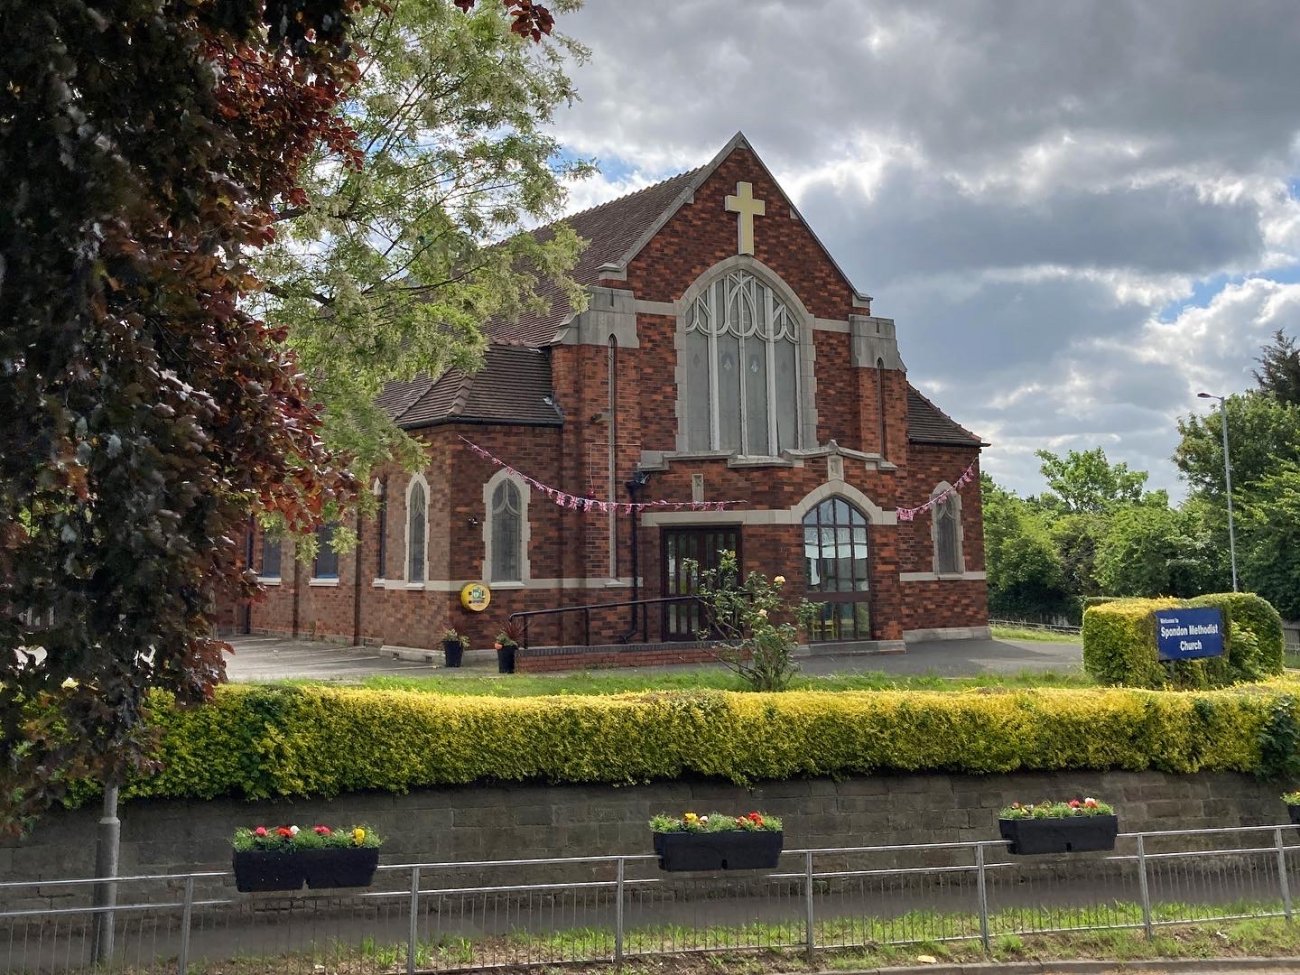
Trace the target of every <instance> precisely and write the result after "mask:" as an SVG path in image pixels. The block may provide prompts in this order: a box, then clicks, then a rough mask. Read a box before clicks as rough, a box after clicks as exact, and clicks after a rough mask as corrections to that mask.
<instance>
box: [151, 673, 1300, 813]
mask: <svg viewBox="0 0 1300 975" xmlns="http://www.w3.org/2000/svg"><path fill="white" fill-rule="evenodd" d="M1287 689H1288V685H1277V686H1276V688H1270V687H1265V688H1263V689H1260V688H1255V689H1252V691H1251V692H1250V693H1241V692H1234V691H1216V692H1206V693H1200V694H1188V693H1166V692H1151V691H1137V690H1105V689H1098V690H1095V691H1092V690H1084V691H1079V690H1055V689H1050V690H1049V689H1041V690H1023V691H1000V690H994V691H988V690H981V691H971V692H960V693H942V692H913V691H868V692H813V691H798V692H787V693H783V694H746V693H734V692H721V691H715V692H699V693H692V692H684V693H655V694H635V695H618V696H610V697H573V698H560V697H550V698H514V699H510V698H504V699H503V698H476V697H459V696H457V697H452V696H442V695H435V694H426V693H421V692H413V691H379V690H360V689H344V688H326V687H274V688H267V687H223V688H221V689H219V691H218V693H217V695H216V699H215V701H214V702H213V703H212V704H209V705H206V706H203V707H196V708H189V709H181V708H178V707H175V706H173V705H171V704H168V703H164V702H162V701H160V700H157V699H155V700H154V702H153V704H152V705H151V709H152V713H151V721H152V722H153V723H155V724H156V725H157V726H159V727H160V729H161V731H162V736H161V754H160V756H159V757H160V758H161V760H162V770H161V771H160V772H158V773H157V774H155V775H153V776H150V777H142V778H139V779H136V780H135V781H133V782H131V783H130V784H129V786H128V787H127V790H126V794H127V795H129V796H157V797H172V798H197V799H207V798H213V797H216V796H225V795H230V796H242V797H247V798H250V799H253V798H268V797H279V796H315V797H328V796H334V795H338V794H341V793H346V792H355V791H360V790H367V789H378V790H384V791H388V792H397V793H401V792H405V791H407V790H409V789H413V788H419V787H425V786H441V785H458V784H468V783H474V782H488V781H506V782H523V781H543V782H558V783H565V782H572V783H581V782H608V783H615V784H618V783H632V782H644V781H650V780H655V779H674V778H678V777H681V776H685V775H699V776H705V777H710V778H717V779H722V780H727V781H731V782H737V783H750V782H755V781H760V780H774V779H776V780H779V779H790V778H800V777H805V776H847V775H864V774H873V773H881V772H926V771H933V772H963V773H990V772H1013V771H1017V770H1043V771H1048V770H1064V769H1095V770H1104V769H1125V770H1134V771H1137V770H1143V769H1157V770H1161V771H1166V772H1174V773H1190V772H1196V771H1201V770H1219V771H1230V770H1235V771H1240V772H1251V771H1255V772H1259V771H1261V747H1262V744H1261V743H1262V742H1264V741H1266V740H1269V734H1272V735H1273V737H1274V739H1276V740H1279V741H1280V740H1282V738H1281V735H1282V733H1283V732H1286V733H1289V732H1287V728H1291V727H1293V726H1294V725H1295V721H1294V708H1293V706H1292V705H1291V704H1290V701H1289V699H1288V698H1286V697H1285V696H1284V694H1285V691H1286V690H1287ZM1280 702H1281V703H1280ZM1278 715H1281V718H1279V717H1278ZM1279 720H1281V721H1282V723H1283V724H1284V725H1286V727H1285V728H1282V731H1277V730H1276V729H1275V730H1274V731H1273V732H1269V733H1266V729H1268V728H1270V727H1272V726H1271V725H1270V721H1272V722H1273V723H1274V725H1277V722H1278V721H1279ZM1286 722H1290V724H1286ZM1279 727H1281V726H1279Z"/></svg>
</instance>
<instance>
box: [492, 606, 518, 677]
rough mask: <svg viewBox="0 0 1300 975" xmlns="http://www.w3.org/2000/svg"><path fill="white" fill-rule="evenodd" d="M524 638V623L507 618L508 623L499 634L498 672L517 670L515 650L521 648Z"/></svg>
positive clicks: (504, 672)
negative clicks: (520, 644) (521, 641)
mask: <svg viewBox="0 0 1300 975" xmlns="http://www.w3.org/2000/svg"><path fill="white" fill-rule="evenodd" d="M523 638H524V625H523V624H522V623H520V622H519V621H518V620H511V619H508V620H506V625H505V626H504V627H502V629H501V632H500V633H498V634H497V642H496V648H497V673H499V674H513V673H514V672H515V652H516V651H517V650H518V649H519V641H520V640H522V639H523Z"/></svg>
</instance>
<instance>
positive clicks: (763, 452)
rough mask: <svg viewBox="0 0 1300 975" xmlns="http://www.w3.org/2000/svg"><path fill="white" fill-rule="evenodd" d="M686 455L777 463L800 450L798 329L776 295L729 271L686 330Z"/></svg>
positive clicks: (696, 306)
mask: <svg viewBox="0 0 1300 975" xmlns="http://www.w3.org/2000/svg"><path fill="white" fill-rule="evenodd" d="M685 333H686V334H685V342H684V350H683V351H684V354H685V357H686V369H685V390H684V396H683V399H684V410H683V414H682V415H683V422H684V424H685V427H686V437H685V442H686V449H687V450H692V451H720V450H726V451H730V452H732V453H737V454H742V455H746V456H753V457H772V456H776V455H777V454H779V453H780V452H781V451H782V450H789V449H792V448H795V447H798V446H799V429H800V415H799V411H800V388H799V386H800V376H799V322H798V320H797V319H796V317H795V316H794V315H793V314H792V313H791V311H790V309H789V308H788V307H787V306H786V304H785V303H784V302H783V301H782V300H781V299H780V298H778V297H777V296H776V294H775V293H774V292H773V290H772V288H770V287H769V286H768V285H766V284H764V283H763V282H762V281H761V280H759V279H758V278H757V277H755V276H754V275H752V274H750V273H748V272H747V271H730V272H728V273H726V274H723V275H721V276H720V277H719V278H718V279H717V280H716V281H713V282H712V283H710V284H709V285H708V286H707V287H706V288H705V289H704V290H703V292H701V294H700V295H699V296H698V297H697V298H696V299H695V301H694V302H693V303H692V305H691V308H690V312H689V314H688V316H687V320H686V327H685Z"/></svg>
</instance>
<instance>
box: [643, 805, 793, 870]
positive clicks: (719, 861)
mask: <svg viewBox="0 0 1300 975" xmlns="http://www.w3.org/2000/svg"><path fill="white" fill-rule="evenodd" d="M650 829H651V830H653V832H654V850H655V854H656V855H657V856H658V857H659V869H661V870H673V871H677V870H770V869H772V868H773V867H775V866H776V865H777V861H779V860H780V858H781V847H782V845H783V844H784V842H785V833H784V832H783V831H782V829H781V820H779V819H777V818H776V817H775V816H765V815H763V814H762V813H758V812H752V813H748V814H747V815H744V816H727V815H724V814H722V813H710V814H709V815H707V816H697V815H696V814H695V813H693V812H688V813H685V814H683V815H682V816H667V815H663V814H660V815H658V816H655V817H654V818H653V819H652V820H650Z"/></svg>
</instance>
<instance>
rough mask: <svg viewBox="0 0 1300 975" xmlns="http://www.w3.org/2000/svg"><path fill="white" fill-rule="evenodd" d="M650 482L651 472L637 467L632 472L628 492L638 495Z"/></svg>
mask: <svg viewBox="0 0 1300 975" xmlns="http://www.w3.org/2000/svg"><path fill="white" fill-rule="evenodd" d="M649 483H650V472H649V471H643V470H641V468H639V467H638V468H637V469H636V470H634V471H633V472H632V477H631V479H629V480H628V482H627V493H628V494H631V495H633V496H634V497H635V496H636V494H637V492H639V491H641V490H642V489H643V488H644V487H645V486H646V485H647V484H649Z"/></svg>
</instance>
